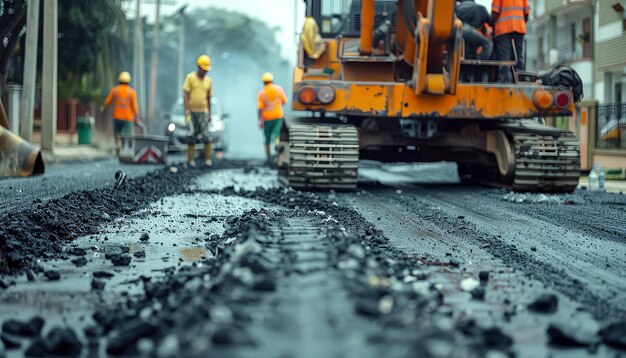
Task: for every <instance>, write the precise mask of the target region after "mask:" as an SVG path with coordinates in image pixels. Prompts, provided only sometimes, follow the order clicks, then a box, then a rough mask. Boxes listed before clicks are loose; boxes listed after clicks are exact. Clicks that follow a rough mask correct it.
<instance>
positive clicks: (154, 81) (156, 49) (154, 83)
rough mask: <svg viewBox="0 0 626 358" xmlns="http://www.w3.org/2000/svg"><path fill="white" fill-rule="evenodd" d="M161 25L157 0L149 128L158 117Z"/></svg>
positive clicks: (157, 0)
mask: <svg viewBox="0 0 626 358" xmlns="http://www.w3.org/2000/svg"><path fill="white" fill-rule="evenodd" d="M160 25H161V0H156V19H155V20H154V30H153V31H152V58H151V59H150V104H149V106H150V107H149V108H148V128H150V127H151V126H153V125H154V122H155V119H156V118H155V117H156V89H157V67H158V61H159V27H160Z"/></svg>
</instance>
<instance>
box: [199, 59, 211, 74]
mask: <svg viewBox="0 0 626 358" xmlns="http://www.w3.org/2000/svg"><path fill="white" fill-rule="evenodd" d="M196 63H197V64H198V67H200V68H201V69H203V70H205V71H210V70H211V58H210V57H209V56H207V55H202V56H200V57H198V61H196Z"/></svg>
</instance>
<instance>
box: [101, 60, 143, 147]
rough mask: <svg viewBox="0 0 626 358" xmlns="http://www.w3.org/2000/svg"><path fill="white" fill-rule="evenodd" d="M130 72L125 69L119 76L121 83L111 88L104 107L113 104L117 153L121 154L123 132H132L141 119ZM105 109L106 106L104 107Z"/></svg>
mask: <svg viewBox="0 0 626 358" xmlns="http://www.w3.org/2000/svg"><path fill="white" fill-rule="evenodd" d="M130 81H131V77H130V73H128V72H127V71H123V72H122V73H120V75H119V76H118V82H119V84H118V85H117V86H115V87H113V88H112V89H111V91H110V92H109V95H108V96H107V98H106V99H105V100H104V107H109V106H110V105H111V104H113V120H114V123H113V133H114V135H115V154H116V155H119V154H120V148H121V146H122V134H132V133H133V124H134V123H135V122H137V121H138V120H139V107H138V106H137V93H136V92H135V90H134V89H132V88H131V87H130ZM103 109H104V108H103Z"/></svg>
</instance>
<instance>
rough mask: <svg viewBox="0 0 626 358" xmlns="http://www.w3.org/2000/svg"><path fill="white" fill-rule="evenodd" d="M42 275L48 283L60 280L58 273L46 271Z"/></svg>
mask: <svg viewBox="0 0 626 358" xmlns="http://www.w3.org/2000/svg"><path fill="white" fill-rule="evenodd" d="M43 274H44V276H46V278H47V279H48V280H50V281H58V280H60V279H61V274H59V272H58V271H54V270H48V271H46V272H44V273H43Z"/></svg>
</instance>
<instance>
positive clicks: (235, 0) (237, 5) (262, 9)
mask: <svg viewBox="0 0 626 358" xmlns="http://www.w3.org/2000/svg"><path fill="white" fill-rule="evenodd" d="M143 1H145V2H149V1H146V0H143ZM134 2H135V1H134V0H133V1H132V3H131V2H129V3H127V5H126V8H127V9H128V10H129V11H128V13H129V15H130V16H131V17H132V16H133V14H134V12H133V11H132V10H133V9H134ZM151 2H154V0H151ZM476 2H477V3H479V4H482V5H484V6H486V7H487V8H488V9H490V8H491V0H476ZM162 4H165V5H163V6H162V10H161V13H162V14H163V15H167V14H171V13H173V12H175V11H176V10H177V9H178V8H179V7H180V6H182V5H184V4H188V5H189V7H188V8H187V11H193V9H194V8H197V7H208V6H213V7H219V8H222V9H226V10H231V11H232V10H236V11H240V12H243V13H246V14H248V15H249V16H251V17H254V18H257V19H259V20H261V21H264V22H266V23H268V24H270V26H277V27H279V29H280V31H279V32H278V37H279V38H278V40H279V42H280V43H282V44H283V51H282V55H283V56H284V57H285V58H287V59H289V60H291V61H295V57H296V55H295V53H296V47H297V37H296V36H295V32H296V31H299V29H300V27H301V26H302V20H303V16H304V12H303V11H304V10H303V9H304V7H303V4H304V1H303V0H162ZM296 6H297V7H298V9H299V15H298V16H297V20H298V23H297V24H296V23H295V21H294V20H295V19H296V16H294V15H295V14H294V11H295V9H296ZM141 8H142V14H143V15H144V16H148V18H150V19H153V18H154V12H155V9H154V8H155V7H154V5H151V4H147V3H144V4H142V5H141Z"/></svg>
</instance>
